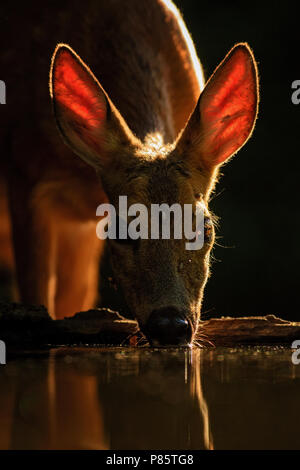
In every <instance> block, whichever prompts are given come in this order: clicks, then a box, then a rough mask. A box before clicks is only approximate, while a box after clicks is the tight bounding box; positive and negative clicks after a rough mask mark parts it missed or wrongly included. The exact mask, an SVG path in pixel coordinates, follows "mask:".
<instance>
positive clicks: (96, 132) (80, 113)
mask: <svg viewBox="0 0 300 470" xmlns="http://www.w3.org/2000/svg"><path fill="white" fill-rule="evenodd" d="M50 95H51V98H52V101H53V107H54V114H55V118H56V122H57V125H58V128H59V130H60V132H61V134H62V137H63V139H64V140H65V142H66V143H67V144H68V145H69V147H71V149H72V150H73V151H74V152H75V153H76V154H78V155H79V156H80V157H81V158H82V159H83V160H85V161H86V162H87V163H89V164H91V165H92V166H94V167H96V168H99V167H101V164H102V163H103V162H102V161H101V157H100V156H102V154H103V153H105V149H106V147H107V146H108V144H110V145H111V144H112V140H113V139H118V138H121V134H122V133H123V134H124V135H125V134H126V132H125V130H124V129H122V125H121V122H120V119H121V117H119V119H118V117H117V116H116V113H117V111H116V110H115V108H114V109H112V108H113V105H112V103H111V102H110V100H109V98H108V96H107V95H106V93H105V91H104V90H103V88H102V87H101V85H100V84H99V82H98V81H97V79H96V78H95V76H94V75H93V74H92V72H91V71H90V69H89V68H88V67H87V65H85V63H84V62H83V61H82V60H81V59H80V57H79V56H78V55H77V54H76V53H75V52H74V51H73V49H71V47H69V46H68V45H66V44H58V46H57V47H56V49H55V51H54V54H53V57H52V61H51V69H50ZM122 130H123V132H122ZM102 158H103V156H102Z"/></svg>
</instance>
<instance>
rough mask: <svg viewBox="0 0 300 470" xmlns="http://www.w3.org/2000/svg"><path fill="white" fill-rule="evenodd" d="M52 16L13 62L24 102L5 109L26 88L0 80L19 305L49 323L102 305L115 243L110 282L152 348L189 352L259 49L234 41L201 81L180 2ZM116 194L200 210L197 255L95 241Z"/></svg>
mask: <svg viewBox="0 0 300 470" xmlns="http://www.w3.org/2000/svg"><path fill="white" fill-rule="evenodd" d="M51 8H53V9H54V11H53V14H49V15H47V17H46V16H45V15H44V16H43V15H41V17H39V15H37V17H36V18H35V19H34V20H32V21H36V22H37V23H36V27H35V29H34V28H33V25H32V31H33V33H32V34H33V44H34V45H35V46H34V47H35V48H36V49H35V52H34V49H32V50H30V49H29V48H27V47H26V46H24V51H23V55H24V57H22V58H20V61H21V60H22V62H20V63H17V64H16V63H15V62H13V60H12V58H11V57H13V54H12V55H9V54H7V58H6V61H7V62H6V63H7V64H8V65H11V69H13V67H15V68H17V69H18V73H19V74H21V76H24V77H26V87H27V88H26V94H25V95H24V96H23V95H22V97H21V95H20V96H16V97H15V98H11V100H12V101H14V100H15V102H12V103H11V105H9V96H10V89H11V87H14V86H15V89H17V83H16V82H15V81H14V80H15V78H11V77H10V76H9V75H8V76H4V77H1V78H4V80H5V83H6V90H7V105H6V106H7V109H8V117H7V121H6V126H4V128H5V129H4V131H5V130H6V134H5V132H4V131H3V130H2V131H0V142H2V144H1V145H2V156H4V158H2V159H1V160H5V164H4V167H5V173H4V174H5V184H6V186H7V195H8V202H9V211H10V220H11V227H12V241H13V249H14V250H13V251H14V260H15V270H16V278H17V285H18V292H19V298H20V300H21V301H22V302H24V303H26V304H42V305H44V306H45V307H46V308H47V309H48V311H49V314H50V315H51V316H52V318H53V319H61V318H64V317H67V316H73V315H74V314H75V313H76V312H79V311H83V310H88V309H90V308H93V307H95V305H96V301H97V296H98V271H99V270H98V267H99V263H100V262H101V256H102V253H103V248H104V245H105V244H108V249H109V253H110V258H111V263H112V267H113V270H114V275H115V279H116V281H117V283H118V284H119V285H120V286H121V289H122V291H123V293H124V296H125V300H126V303H127V305H128V308H129V310H130V312H132V314H133V315H134V317H135V318H136V320H137V322H138V325H139V328H140V330H141V332H142V333H143V334H144V335H145V337H146V338H147V340H148V341H149V343H150V345H153V346H165V345H171V346H188V345H191V344H192V342H193V340H194V338H195V335H196V332H197V326H198V323H199V319H200V315H201V304H202V299H203V294H204V288H205V284H206V282H207V279H208V277H209V273H210V253H211V249H212V247H213V244H214V239H215V227H214V220H213V215H212V214H211V212H210V209H209V200H210V196H211V194H212V192H213V190H214V188H215V184H216V182H217V179H218V174H219V169H220V167H221V166H222V165H223V164H224V163H225V162H227V161H228V160H229V159H230V158H231V157H232V156H233V155H235V154H236V153H237V152H238V151H239V150H240V149H241V148H242V147H243V145H244V144H245V143H246V142H247V141H248V139H249V138H250V136H251V135H252V132H253V129H254V127H255V122H256V117H257V113H258V103H259V83H258V71H257V64H256V61H255V58H254V55H253V52H252V50H251V48H250V46H249V45H248V44H247V43H237V44H235V45H234V46H233V48H232V49H231V50H230V51H229V52H228V53H227V55H226V56H225V58H224V59H223V60H222V61H221V62H220V64H219V65H218V67H217V68H216V69H215V71H214V73H213V74H212V75H211V77H210V78H209V80H208V81H207V82H206V83H205V80H204V73H203V69H202V65H201V63H200V60H199V58H198V56H197V53H196V49H195V45H194V43H193V40H192V38H191V35H190V34H189V32H188V30H187V27H186V25H185V23H184V20H183V18H182V16H181V14H180V12H179V10H178V9H177V7H176V6H175V5H174V4H173V3H172V1H171V0H151V1H146V0H131V1H130V2H123V1H121V0H113V1H110V2H107V1H102V0H100V1H97V2H96V1H93V0H88V1H87V2H85V8H84V12H83V11H81V8H82V7H81V4H80V2H77V1H75V2H65V3H64V5H63V6H60V7H59V6H57V5H55V6H53V7H51ZM24 15H26V14H25V12H24ZM24 23H25V20H24ZM26 31H27V34H28V30H26ZM20 34H21V33H20ZM62 41H63V42H62ZM13 43H14V42H13V40H12V44H13ZM32 47H33V46H32ZM53 51H54V52H53ZM26 54H27V55H26ZM34 54H35V56H34V57H33V55H34ZM51 55H52V59H51V63H50V58H51ZM48 58H49V59H48ZM10 60H11V62H9V61H10ZM4 63H5V59H4ZM49 69H50V72H49ZM48 74H49V76H48ZM48 79H49V90H48ZM18 83H19V82H18ZM23 91H24V90H23ZM13 92H14V90H12V92H11V95H12V94H13ZM49 92H50V94H49ZM16 93H17V92H16ZM17 100H18V102H17ZM14 110H18V119H17V123H15V122H14V119H16V117H15V116H16V113H15V112H14ZM9 118H10V119H11V121H9ZM12 122H14V125H12V124H11V123H12ZM2 127H3V126H2ZM9 136H10V138H9ZM6 142H10V144H9V145H7V144H6ZM120 195H126V196H127V198H128V201H129V203H130V204H134V203H142V204H144V205H145V206H146V207H150V206H151V204H162V203H167V204H170V205H172V204H173V203H179V204H180V205H182V206H183V205H184V204H191V205H192V207H193V210H196V208H197V207H199V206H201V208H202V210H203V211H204V215H205V219H204V220H205V224H204V244H203V246H202V248H201V249H199V250H194V251H188V250H186V249H185V243H184V242H185V240H184V239H182V240H177V239H176V240H175V239H169V240H164V239H145V240H144V239H137V240H132V239H127V240H123V239H118V238H116V239H107V240H106V241H104V240H99V238H97V236H96V226H97V222H98V221H99V220H98V218H97V217H96V208H97V207H98V206H99V204H101V203H104V202H109V203H111V204H113V205H115V206H117V201H118V197H119V196H120Z"/></svg>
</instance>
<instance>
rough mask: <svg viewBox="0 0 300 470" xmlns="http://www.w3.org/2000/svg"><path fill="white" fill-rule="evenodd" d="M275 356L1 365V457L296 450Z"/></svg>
mask: <svg viewBox="0 0 300 470" xmlns="http://www.w3.org/2000/svg"><path fill="white" fill-rule="evenodd" d="M291 355H292V351H291V350H289V349H284V348H243V349H229V348H227V349H218V348H216V349H203V350H200V349H198V350H193V351H184V350H182V351H178V350H151V349H147V348H145V349H138V348H136V349H135V348H132V349H131V348H128V349H124V348H103V349H99V348H98V349H97V348H75V349H74V348H57V349H52V350H50V351H42V352H30V353H29V352H27V353H23V354H18V355H15V356H11V357H8V361H7V365H5V366H0V448H1V449H120V450H121V449H300V433H299V422H300V365H298V366H297V365H293V363H292V361H291Z"/></svg>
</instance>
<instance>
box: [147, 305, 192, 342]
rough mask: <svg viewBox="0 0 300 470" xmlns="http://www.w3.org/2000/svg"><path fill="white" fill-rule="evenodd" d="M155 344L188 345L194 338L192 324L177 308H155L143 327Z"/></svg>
mask: <svg viewBox="0 0 300 470" xmlns="http://www.w3.org/2000/svg"><path fill="white" fill-rule="evenodd" d="M143 330H144V333H145V334H146V336H147V338H148V340H149V341H150V343H151V344H152V345H154V346H167V345H168V346H179V345H188V344H189V343H190V342H191V339H192V325H191V323H190V322H189V320H188V319H187V318H186V316H185V315H184V314H181V312H180V311H179V310H177V308H174V307H166V308H161V309H158V310H154V311H153V312H152V313H151V315H150V317H149V319H148V321H147V323H146V325H145V327H144V328H143Z"/></svg>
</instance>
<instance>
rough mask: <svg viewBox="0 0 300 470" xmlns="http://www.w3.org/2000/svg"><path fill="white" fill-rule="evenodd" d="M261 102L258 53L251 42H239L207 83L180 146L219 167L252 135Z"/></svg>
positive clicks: (201, 164) (206, 163) (206, 164)
mask: <svg viewBox="0 0 300 470" xmlns="http://www.w3.org/2000/svg"><path fill="white" fill-rule="evenodd" d="M258 101H259V91H258V74H257V67H256V62H255V59H254V56H253V54H252V52H251V50H250V48H249V46H248V45H247V44H237V45H236V46H235V47H234V48H233V49H232V50H231V51H230V52H229V54H228V55H227V56H226V57H225V59H224V60H223V62H221V64H220V65H219V67H218V68H217V69H216V70H215V72H214V74H213V75H212V76H211V78H210V79H209V81H208V83H207V84H206V86H205V88H204V90H203V92H202V93H201V95H200V98H199V101H198V103H197V105H196V108H195V110H194V112H193V114H192V115H191V117H190V120H189V121H188V124H187V126H186V128H185V130H184V132H183V134H182V136H181V138H180V140H179V142H178V146H179V147H181V150H182V151H184V153H186V154H187V155H188V158H189V159H190V160H192V163H193V164H194V165H196V166H198V167H200V168H201V167H202V168H208V169H209V168H215V167H216V166H218V165H220V164H221V163H223V162H225V160H227V159H228V158H230V157H231V156H232V155H233V154H234V153H236V152H237V151H238V150H239V149H240V148H241V147H242V146H243V145H244V144H245V143H246V142H247V140H248V139H249V137H250V136H251V134H252V131H253V128H254V124H255V120H256V116H257V110H258Z"/></svg>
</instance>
